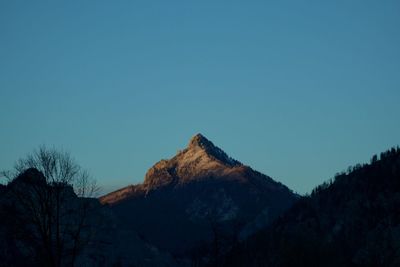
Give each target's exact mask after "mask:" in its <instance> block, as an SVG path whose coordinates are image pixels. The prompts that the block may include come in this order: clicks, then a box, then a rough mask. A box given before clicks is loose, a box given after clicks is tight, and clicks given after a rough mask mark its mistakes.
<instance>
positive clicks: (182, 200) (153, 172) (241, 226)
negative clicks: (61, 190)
mask: <svg viewBox="0 0 400 267" xmlns="http://www.w3.org/2000/svg"><path fill="white" fill-rule="evenodd" d="M296 198H297V195H295V194H294V193H292V191H291V190H289V189H288V188H287V187H286V186H284V185H283V184H281V183H279V182H276V181H274V180H273V179H272V178H270V177H269V176H266V175H264V174H262V173H260V172H257V171H255V170H253V169H252V168H250V167H248V166H246V165H244V164H242V163H241V162H239V161H237V160H235V159H232V158H231V157H229V156H228V155H227V154H226V153H225V152H224V151H223V150H222V149H220V148H218V147H217V146H215V145H214V144H213V143H212V142H211V141H210V140H208V139H207V138H206V137H204V136H203V135H202V134H197V135H195V136H194V137H192V138H191V139H190V141H189V144H188V146H187V148H185V149H183V150H181V151H179V152H178V153H177V155H175V156H174V157H173V158H171V159H169V160H161V161H159V162H157V163H156V164H155V165H154V166H153V167H151V168H150V169H149V170H148V172H147V173H146V176H145V179H144V182H143V183H142V184H138V185H131V186H127V187H125V188H122V189H120V190H117V191H115V192H112V193H110V194H108V195H105V196H103V197H101V198H100V201H101V202H102V203H103V204H108V205H110V206H111V208H112V209H113V211H114V213H115V214H116V216H117V217H119V219H120V222H121V226H122V227H125V228H134V229H136V230H137V231H138V233H139V234H140V235H141V236H143V238H145V239H146V240H148V241H149V242H151V243H153V244H155V245H156V246H158V247H160V248H161V249H164V250H167V251H169V252H171V253H173V254H175V255H184V256H187V255H197V254H198V253H199V251H203V252H202V253H203V254H204V253H205V252H204V247H209V246H208V245H207V244H209V243H210V242H215V238H216V235H217V234H218V235H223V236H226V237H227V238H226V240H228V239H229V240H230V241H226V240H224V242H225V241H226V242H227V243H229V242H233V240H235V239H237V238H239V237H240V236H247V235H249V234H251V233H252V232H254V231H256V230H257V229H256V228H257V226H255V225H258V226H259V225H261V226H265V225H266V224H268V223H269V222H271V221H272V220H273V219H274V218H276V217H277V216H278V215H280V214H281V213H282V212H283V211H285V210H286V209H287V208H288V207H290V206H291V204H292V203H293V202H294V201H295V199H296ZM260 218H262V219H260ZM216 229H218V233H217V232H216ZM228 237H229V238H228ZM221 242H222V241H221ZM224 246H226V247H228V246H229V244H225V245H221V246H220V247H221V249H222V247H224ZM209 253H211V252H209ZM213 253H215V251H214V252H213ZM200 254H201V253H200Z"/></svg>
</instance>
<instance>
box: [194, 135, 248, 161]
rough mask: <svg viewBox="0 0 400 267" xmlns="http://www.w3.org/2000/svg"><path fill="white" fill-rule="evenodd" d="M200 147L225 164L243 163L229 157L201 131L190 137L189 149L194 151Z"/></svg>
mask: <svg viewBox="0 0 400 267" xmlns="http://www.w3.org/2000/svg"><path fill="white" fill-rule="evenodd" d="M199 148H200V149H201V150H203V151H204V153H205V154H207V155H208V156H210V157H211V158H214V159H215V160H218V161H220V162H221V163H223V164H226V165H229V166H235V165H241V164H240V162H238V161H236V160H234V159H232V158H231V157H229V156H228V155H227V154H226V153H225V152H224V151H223V150H222V149H220V148H219V147H217V146H215V145H214V144H213V143H212V142H211V141H210V140H208V139H207V138H206V137H205V136H204V135H202V134H201V133H198V134H196V135H195V136H193V137H192V138H191V139H190V141H189V145H188V148H187V150H188V151H192V150H197V149H199Z"/></svg>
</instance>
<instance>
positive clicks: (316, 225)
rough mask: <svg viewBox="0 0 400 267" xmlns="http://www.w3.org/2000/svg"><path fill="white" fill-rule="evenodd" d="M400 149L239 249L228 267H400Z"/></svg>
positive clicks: (331, 185)
mask: <svg viewBox="0 0 400 267" xmlns="http://www.w3.org/2000/svg"><path fill="white" fill-rule="evenodd" d="M399 207H400V149H399V148H398V147H397V148H392V149H390V150H388V151H386V152H384V153H381V155H380V157H378V156H376V155H375V156H373V157H372V159H371V163H370V164H364V165H356V166H355V167H350V168H349V169H348V171H347V172H342V173H340V174H337V175H336V176H335V178H334V179H333V180H330V181H329V182H326V183H324V184H322V185H320V186H318V187H317V188H315V189H314V190H313V192H312V194H311V195H309V196H305V197H303V198H301V199H300V200H299V201H298V202H297V203H296V204H294V205H293V206H292V208H290V209H289V210H287V211H286V212H285V213H284V214H283V215H282V216H281V217H280V218H279V219H277V220H276V221H275V222H274V223H273V224H271V225H270V226H269V227H266V228H264V229H263V230H262V231H259V232H257V233H255V234H254V235H252V237H250V238H248V239H247V240H245V241H243V242H241V243H240V244H237V245H236V246H235V248H234V249H232V251H231V252H230V253H229V254H228V256H226V257H225V266H230V267H231V266H250V267H251V266H371V267H372V266H393V267H394V266H400V208H399Z"/></svg>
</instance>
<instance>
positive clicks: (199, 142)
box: [188, 133, 214, 148]
mask: <svg viewBox="0 0 400 267" xmlns="http://www.w3.org/2000/svg"><path fill="white" fill-rule="evenodd" d="M195 146H198V147H205V146H214V144H213V143H212V142H211V141H210V140H208V139H207V138H206V137H205V136H204V135H202V134H201V133H198V134H196V135H194V136H193V137H192V138H191V139H190V141H189V145H188V147H189V148H191V147H195Z"/></svg>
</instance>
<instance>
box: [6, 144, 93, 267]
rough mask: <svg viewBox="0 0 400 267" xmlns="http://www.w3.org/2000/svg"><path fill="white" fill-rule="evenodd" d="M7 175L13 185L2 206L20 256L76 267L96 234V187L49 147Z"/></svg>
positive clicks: (39, 262) (62, 154)
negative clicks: (94, 212) (92, 220)
mask: <svg viewBox="0 0 400 267" xmlns="http://www.w3.org/2000/svg"><path fill="white" fill-rule="evenodd" d="M2 174H3V176H5V177H7V178H8V179H9V183H8V185H7V187H6V189H5V193H3V197H2V202H1V204H2V206H3V208H4V209H6V210H9V211H10V212H9V213H7V217H8V221H9V224H8V229H9V230H10V232H12V233H13V238H14V243H16V246H15V247H16V248H19V249H18V250H19V253H20V254H21V256H25V257H33V259H31V260H30V261H31V264H37V265H40V266H56V267H58V266H74V265H75V263H76V261H77V258H78V256H79V255H80V253H81V252H82V251H83V249H84V248H85V246H87V244H88V243H89V241H90V240H91V237H92V234H93V229H94V228H93V222H91V221H90V219H89V217H90V216H89V214H90V213H91V212H92V209H94V208H96V205H95V203H94V202H93V199H90V198H89V197H91V196H93V195H94V194H95V193H96V192H97V189H98V188H97V186H96V183H95V181H94V180H93V179H91V178H90V176H89V174H88V173H87V172H86V171H84V170H83V169H82V168H81V167H80V166H79V165H78V164H77V163H76V162H75V161H74V160H73V159H72V157H71V156H70V155H69V154H68V153H66V152H61V151H58V150H56V149H48V148H46V147H44V146H43V147H40V148H39V150H36V151H34V152H33V153H32V154H29V155H28V156H27V157H26V158H22V159H20V160H18V161H17V162H16V164H15V167H14V169H13V170H12V171H6V172H2Z"/></svg>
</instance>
